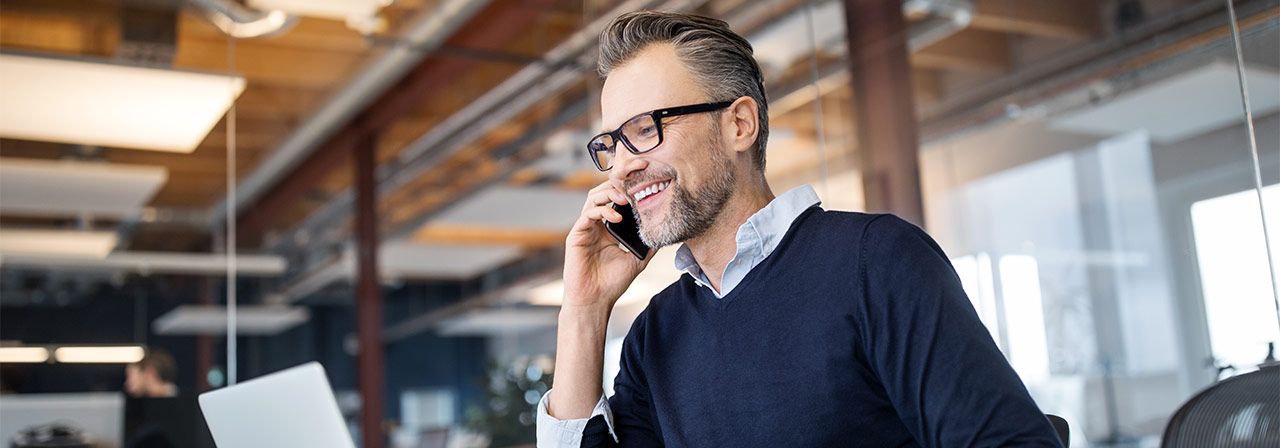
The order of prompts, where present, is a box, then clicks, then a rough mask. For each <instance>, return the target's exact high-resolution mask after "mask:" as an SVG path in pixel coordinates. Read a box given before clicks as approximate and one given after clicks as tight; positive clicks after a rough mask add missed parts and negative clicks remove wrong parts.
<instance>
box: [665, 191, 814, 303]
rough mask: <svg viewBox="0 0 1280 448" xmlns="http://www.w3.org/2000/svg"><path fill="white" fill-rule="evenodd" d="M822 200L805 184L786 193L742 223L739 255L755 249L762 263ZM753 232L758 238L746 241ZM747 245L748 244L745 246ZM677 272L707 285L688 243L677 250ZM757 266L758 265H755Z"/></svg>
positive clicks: (739, 230)
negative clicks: (789, 230) (746, 236)
mask: <svg viewBox="0 0 1280 448" xmlns="http://www.w3.org/2000/svg"><path fill="white" fill-rule="evenodd" d="M821 203H822V201H821V200H819V199H818V193H816V192H814V191H813V187H811V186H809V185H801V186H799V187H796V188H792V189H791V190H788V191H787V192H786V193H782V194H781V195H778V197H775V198H773V200H772V201H769V204H768V205H765V206H764V208H762V209H760V211H758V212H756V213H755V214H753V215H751V217H750V218H747V222H745V223H742V226H739V227H738V234H737V238H736V241H738V242H739V245H738V248H737V252H736V254H735V255H734V257H735V258H737V256H738V255H737V254H742V253H744V252H749V251H751V250H757V249H758V250H759V251H760V252H761V255H760V257H759V258H758V259H759V260H763V259H764V258H765V257H768V256H769V254H772V253H773V250H774V249H777V248H778V243H780V242H781V241H782V237H783V236H786V234H787V230H788V229H790V228H791V223H792V222H795V220H796V218H798V217H800V214H801V213H804V211H805V210H808V209H809V207H813V206H815V205H819V204H821ZM748 232H753V233H755V234H756V236H757V238H743V236H744V234H746V233H748ZM743 242H747V243H748V244H747V245H745V246H744V245H743V244H742V243H743ZM675 264H676V269H678V270H681V271H684V272H687V273H689V275H690V276H692V277H693V278H694V279H695V280H698V281H699V282H705V281H706V280H705V276H704V275H703V274H702V267H701V266H699V265H698V261H697V260H695V259H694V258H693V251H691V250H689V246H688V245H687V244H681V245H680V249H679V250H677V251H676V263H675ZM751 267H754V266H751Z"/></svg>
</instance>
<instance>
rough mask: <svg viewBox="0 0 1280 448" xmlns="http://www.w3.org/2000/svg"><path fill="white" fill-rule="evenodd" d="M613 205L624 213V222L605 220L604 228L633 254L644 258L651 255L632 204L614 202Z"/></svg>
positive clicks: (619, 211)
mask: <svg viewBox="0 0 1280 448" xmlns="http://www.w3.org/2000/svg"><path fill="white" fill-rule="evenodd" d="M612 207H613V209H614V210H615V211H617V212H618V213H619V214H621V215H622V222H619V223H614V222H612V221H605V222H604V228H605V229H606V230H608V231H609V234H610V235H613V238H614V239H616V240H618V242H619V243H622V245H623V246H624V247H626V248H627V250H629V251H631V255H635V256H636V258H639V259H641V260H643V259H644V257H647V256H649V246H646V245H645V244H644V240H641V239H640V225H639V224H638V223H636V215H635V214H634V213H632V212H631V204H626V205H619V204H613V205H612Z"/></svg>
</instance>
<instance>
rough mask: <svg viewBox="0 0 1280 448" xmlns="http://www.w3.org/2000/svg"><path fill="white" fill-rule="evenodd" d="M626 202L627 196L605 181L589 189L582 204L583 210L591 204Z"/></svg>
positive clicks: (591, 205)
mask: <svg viewBox="0 0 1280 448" xmlns="http://www.w3.org/2000/svg"><path fill="white" fill-rule="evenodd" d="M627 202H628V201H627V196H626V195H625V194H622V193H621V192H619V191H618V190H617V189H615V188H613V184H610V183H609V182H605V183H602V184H600V185H597V186H596V187H595V188H592V189H591V191H590V192H588V193H587V201H586V204H585V205H584V206H583V211H586V209H587V208H590V207H593V206H600V205H609V204H611V203H613V204H626V203H627Z"/></svg>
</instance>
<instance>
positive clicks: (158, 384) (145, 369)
mask: <svg viewBox="0 0 1280 448" xmlns="http://www.w3.org/2000/svg"><path fill="white" fill-rule="evenodd" d="M176 371H177V367H176V366H175V363H174V362H173V356H170V355H169V354H168V353H166V352H164V351H163V350H160V349H154V348H153V349H150V350H147V352H146V354H144V355H143V356H142V359H141V360H139V361H138V362H135V363H133V364H129V365H127V366H125V368H124V391H125V393H127V394H129V396H131V397H135V398H172V397H176V396H177V395H178V386H175V385H174V384H173V380H174V378H175V375H176V373H177V372H176Z"/></svg>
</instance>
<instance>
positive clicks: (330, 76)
mask: <svg viewBox="0 0 1280 448" xmlns="http://www.w3.org/2000/svg"><path fill="white" fill-rule="evenodd" d="M228 50H229V48H228V46H227V42H226V41H220V40H212V39H186V38H179V40H178V48H177V51H176V52H175V54H174V56H173V66H174V67H175V68H186V69H195V70H205V71H213V72H225V71H226V70H227V57H228ZM235 54H236V60H235V64H236V66H235V71H236V73H240V74H242V75H244V76H245V77H246V78H248V79H249V82H250V83H252V84H255V85H262V84H279V85H285V86H291V87H295V88H297V87H301V88H307V89H323V88H330V87H332V86H336V85H340V84H341V83H342V82H344V81H346V79H347V78H349V77H350V76H351V74H352V72H353V71H354V70H357V69H359V68H360V67H361V65H362V64H361V63H362V62H363V61H364V59H365V55H363V54H360V53H351V52H347V51H322V50H315V49H307V48H296V47H287V46H273V45H265V44H261V45H249V44H237V45H236V48H235Z"/></svg>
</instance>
